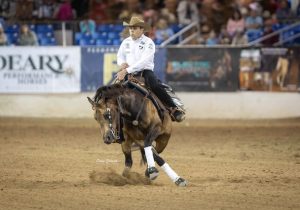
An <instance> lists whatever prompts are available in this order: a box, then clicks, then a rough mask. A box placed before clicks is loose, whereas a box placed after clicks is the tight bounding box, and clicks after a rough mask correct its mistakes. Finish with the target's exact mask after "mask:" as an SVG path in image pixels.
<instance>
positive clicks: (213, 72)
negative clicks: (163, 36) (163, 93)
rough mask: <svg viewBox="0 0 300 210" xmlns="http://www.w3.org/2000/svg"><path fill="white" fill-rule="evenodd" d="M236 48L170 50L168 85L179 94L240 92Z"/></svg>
mask: <svg viewBox="0 0 300 210" xmlns="http://www.w3.org/2000/svg"><path fill="white" fill-rule="evenodd" d="M239 54H240V49H237V48H232V49H231V48H229V49H225V48H168V52H167V55H168V65H167V70H166V81H167V83H168V84H170V85H171V86H172V87H173V88H174V89H175V90H176V91H235V90H237V89H238V72H239V65H238V56H239Z"/></svg>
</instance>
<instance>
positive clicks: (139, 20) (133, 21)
mask: <svg viewBox="0 0 300 210" xmlns="http://www.w3.org/2000/svg"><path fill="white" fill-rule="evenodd" d="M123 26H128V27H130V26H138V27H142V28H144V30H145V31H146V30H149V29H150V26H149V25H148V24H147V23H145V21H144V20H143V19H142V18H140V17H137V16H133V17H131V19H130V21H129V23H127V22H123Z"/></svg>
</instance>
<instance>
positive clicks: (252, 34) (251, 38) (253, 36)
mask: <svg viewBox="0 0 300 210" xmlns="http://www.w3.org/2000/svg"><path fill="white" fill-rule="evenodd" d="M246 34H247V36H248V41H249V42H252V41H254V40H256V39H258V38H260V37H262V36H263V34H264V32H263V31H249V32H246Z"/></svg>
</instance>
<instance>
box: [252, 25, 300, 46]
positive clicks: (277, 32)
mask: <svg viewBox="0 0 300 210" xmlns="http://www.w3.org/2000/svg"><path fill="white" fill-rule="evenodd" d="M297 26H300V21H298V22H296V23H293V24H291V25H288V26H286V27H284V28H282V29H279V30H277V31H274V32H273V33H270V34H268V35H266V36H263V37H261V38H258V39H256V40H254V41H252V42H250V43H248V45H247V46H248V47H250V46H254V45H256V44H259V43H261V42H262V41H265V40H267V39H269V38H271V37H273V36H277V35H280V34H281V33H282V32H285V31H288V30H290V29H292V28H295V27H297ZM299 36H300V35H299V33H298V34H295V35H294V36H292V37H293V38H291V37H289V38H288V39H287V40H280V41H279V42H277V43H275V44H274V45H276V46H278V45H280V44H283V43H285V42H287V41H290V40H293V39H294V38H298V37H299Z"/></svg>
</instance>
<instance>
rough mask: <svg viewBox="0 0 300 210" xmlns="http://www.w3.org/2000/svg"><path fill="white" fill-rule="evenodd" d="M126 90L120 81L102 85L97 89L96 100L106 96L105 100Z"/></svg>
mask: <svg viewBox="0 0 300 210" xmlns="http://www.w3.org/2000/svg"><path fill="white" fill-rule="evenodd" d="M124 90H125V88H124V86H122V85H121V84H119V83H116V84H112V85H107V86H102V87H100V88H98V89H97V91H96V94H95V96H94V101H95V102H96V103H97V102H99V100H100V99H102V98H104V100H106V99H108V98H114V97H116V96H119V95H120V94H122V93H123V91H124Z"/></svg>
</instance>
